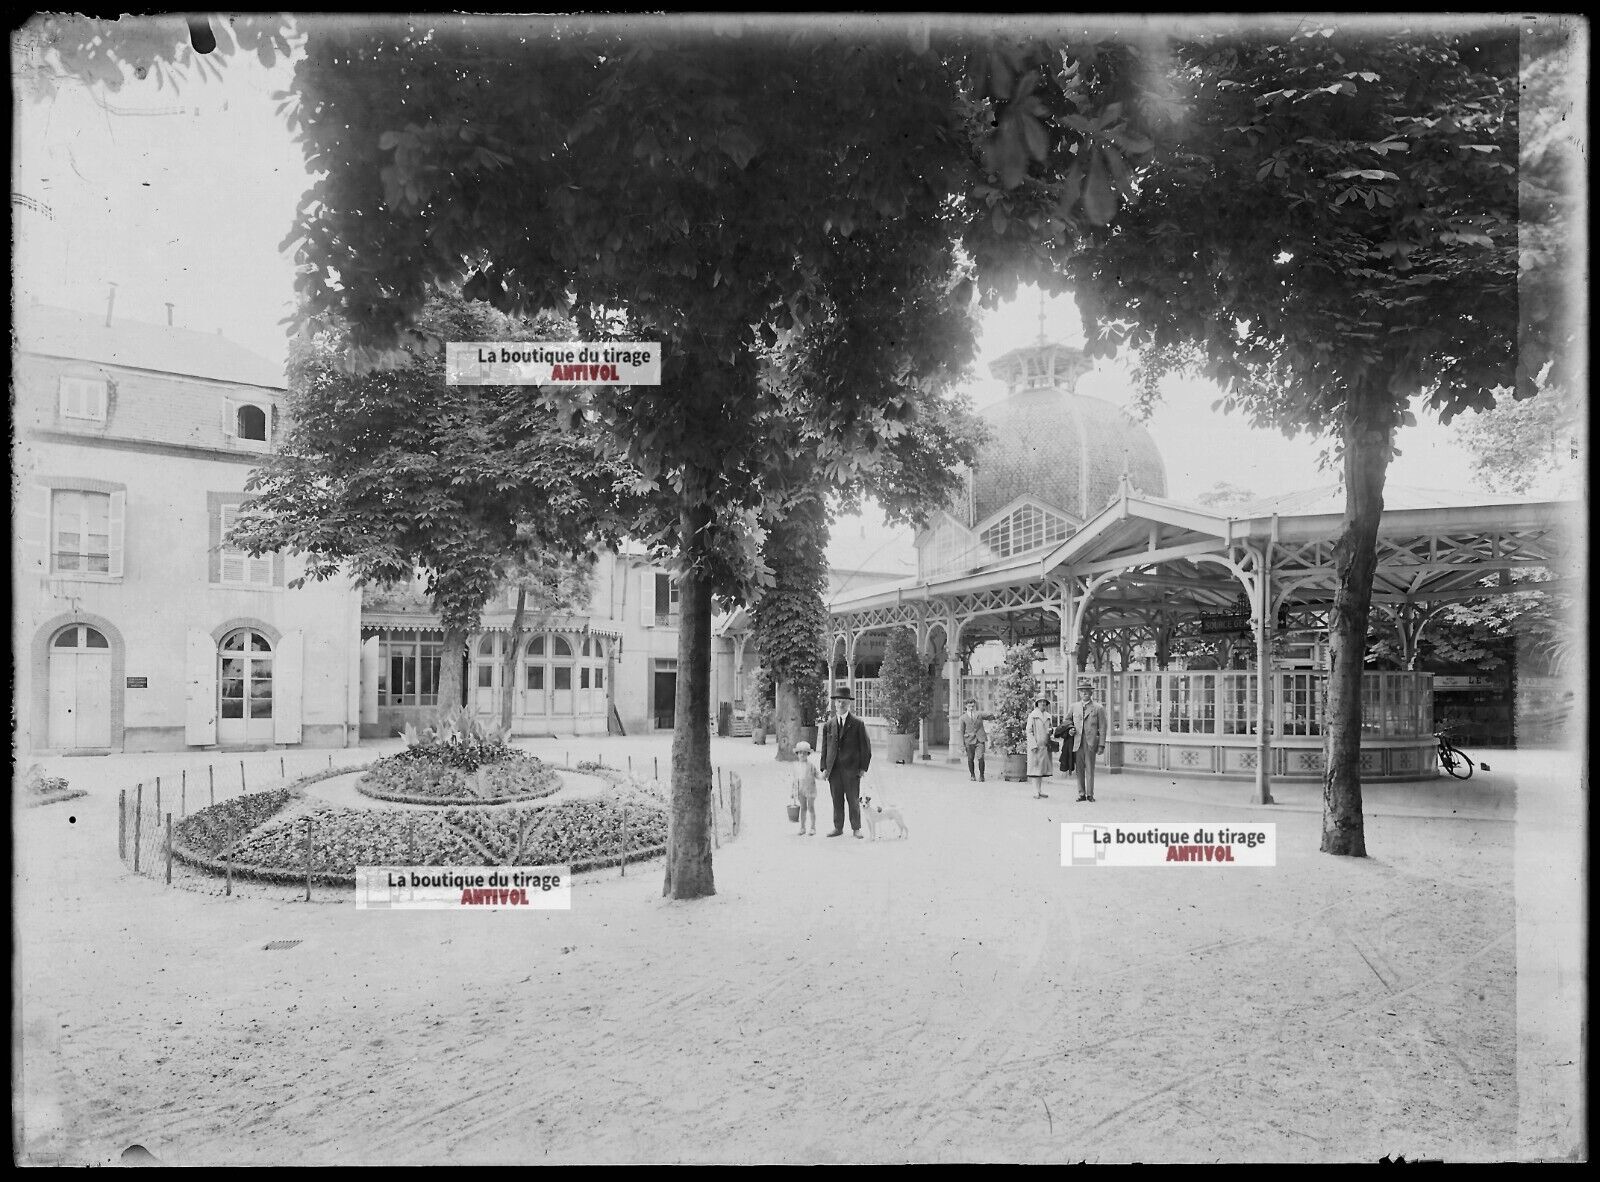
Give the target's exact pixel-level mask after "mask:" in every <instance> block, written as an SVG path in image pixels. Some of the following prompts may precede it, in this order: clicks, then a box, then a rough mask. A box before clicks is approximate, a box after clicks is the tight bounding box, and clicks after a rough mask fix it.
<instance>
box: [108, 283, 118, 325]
mask: <svg viewBox="0 0 1600 1182" xmlns="http://www.w3.org/2000/svg"><path fill="white" fill-rule="evenodd" d="M116 304H117V285H116V284H115V283H113V284H112V285H111V290H110V291H108V292H107V293H106V327H107V328H110V327H111V309H112V308H114V307H116Z"/></svg>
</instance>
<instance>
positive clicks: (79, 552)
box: [50, 488, 111, 574]
mask: <svg viewBox="0 0 1600 1182" xmlns="http://www.w3.org/2000/svg"><path fill="white" fill-rule="evenodd" d="M50 539H51V541H50V552H51V553H50V569H51V570H52V571H88V572H90V573H92V574H110V573H111V494H110V493H98V492H82V491H79V490H78V489H69V488H58V489H55V490H54V491H53V492H51V494H50Z"/></svg>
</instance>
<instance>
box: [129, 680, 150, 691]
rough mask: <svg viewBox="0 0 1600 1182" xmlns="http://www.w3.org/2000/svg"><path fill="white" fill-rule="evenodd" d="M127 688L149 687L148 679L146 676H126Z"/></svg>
mask: <svg viewBox="0 0 1600 1182" xmlns="http://www.w3.org/2000/svg"><path fill="white" fill-rule="evenodd" d="M128 688H129V689H149V688H150V679H149V678H148V677H130V678H128Z"/></svg>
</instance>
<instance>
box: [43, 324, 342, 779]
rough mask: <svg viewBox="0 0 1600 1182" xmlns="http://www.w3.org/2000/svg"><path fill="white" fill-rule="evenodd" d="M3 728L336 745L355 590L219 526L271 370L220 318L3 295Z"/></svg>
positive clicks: (261, 411) (165, 745) (261, 435)
mask: <svg viewBox="0 0 1600 1182" xmlns="http://www.w3.org/2000/svg"><path fill="white" fill-rule="evenodd" d="M15 332H16V346H15V349H14V352H13V366H14V376H13V390H14V398H15V402H14V407H15V410H14V414H15V419H14V424H13V427H14V435H13V445H12V464H13V476H12V494H13V504H14V506H15V510H14V512H15V517H14V519H13V531H12V569H13V581H12V590H13V595H14V596H15V602H14V607H13V616H12V619H13V625H12V627H13V636H12V644H13V653H14V664H15V668H16V688H15V700H14V708H15V712H16V720H17V722H16V726H17V736H16V741H17V744H18V746H19V748H20V749H21V750H25V751H34V752H40V753H73V752H82V753H100V752H111V751H167V750H180V749H185V748H192V747H202V748H205V747H216V748H261V747H272V746H309V747H342V746H346V745H349V744H351V743H353V742H355V740H356V737H357V736H356V721H357V716H358V710H359V704H360V699H359V685H360V683H359V676H360V665H359V650H358V647H357V635H358V627H359V612H360V598H359V595H358V594H357V593H356V592H355V590H354V589H353V588H352V587H350V586H349V585H348V584H347V583H344V582H343V581H330V582H326V583H311V584H308V585H307V586H306V587H304V588H303V589H299V590H294V589H291V588H290V587H289V586H288V584H289V582H290V581H291V580H293V579H294V578H296V577H297V576H298V575H299V574H301V573H302V572H301V569H300V565H299V564H298V563H297V562H296V561H295V560H294V559H292V558H291V559H286V558H284V557H283V556H281V555H273V556H268V557H264V558H252V557H250V556H249V555H247V554H244V553H243V552H240V551H236V550H232V549H229V548H228V547H226V546H224V545H223V544H222V539H223V537H224V535H225V534H226V531H227V530H228V528H229V526H230V525H231V524H232V521H233V518H234V516H235V514H236V513H237V512H238V510H239V507H240V506H241V505H242V504H243V503H244V502H245V501H247V500H248V499H249V494H248V493H247V492H246V491H245V483H246V480H247V478H248V476H249V474H250V471H251V469H252V468H253V467H255V466H256V465H258V464H259V463H260V462H261V460H262V458H263V456H265V455H266V454H268V453H270V451H271V450H272V448H273V446H274V442H275V440H276V439H277V438H278V436H279V433H280V432H281V430H282V415H283V409H282V407H283V374H282V371H281V369H279V368H278V367H276V366H274V365H272V364H271V363H270V362H268V361H266V360H265V359H264V358H261V357H259V356H256V355H255V354H253V353H250V352H248V351H247V350H245V349H243V348H241V347H239V346H238V345H235V344H233V343H232V342H230V341H227V340H225V339H224V338H222V337H221V336H219V335H215V334H206V333H198V332H192V331H189V330H186V329H179V328H174V327H172V326H170V325H166V326H162V325H153V324H143V323H137V322H133V321H127V320H113V319H112V318H111V316H110V315H109V311H108V314H107V315H106V316H104V317H98V316H89V315H84V314H82V313H78V312H72V311H67V310H65V309H58V308H50V307H44V306H39V305H34V306H25V307H19V308H18V310H17V314H16V320H15Z"/></svg>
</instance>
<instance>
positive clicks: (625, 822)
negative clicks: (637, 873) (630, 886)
mask: <svg viewBox="0 0 1600 1182" xmlns="http://www.w3.org/2000/svg"><path fill="white" fill-rule="evenodd" d="M628 762H629V763H630V764H631V763H633V756H631V755H630V756H629V757H628ZM622 877H623V878H627V877H628V802H627V801H626V800H624V801H623V802H622Z"/></svg>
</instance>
